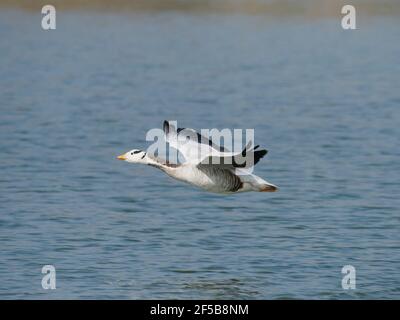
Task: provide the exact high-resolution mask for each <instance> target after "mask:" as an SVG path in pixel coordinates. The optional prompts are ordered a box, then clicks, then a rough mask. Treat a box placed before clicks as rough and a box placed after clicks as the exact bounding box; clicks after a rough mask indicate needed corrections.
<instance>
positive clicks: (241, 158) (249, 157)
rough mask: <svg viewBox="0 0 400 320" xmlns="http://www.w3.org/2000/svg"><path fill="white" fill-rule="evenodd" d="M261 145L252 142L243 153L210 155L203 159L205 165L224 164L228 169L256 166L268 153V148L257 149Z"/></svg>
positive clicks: (202, 162)
mask: <svg viewBox="0 0 400 320" xmlns="http://www.w3.org/2000/svg"><path fill="white" fill-rule="evenodd" d="M258 147H259V146H258V145H257V146H255V147H254V148H252V147H251V142H250V143H249V144H248V145H247V146H246V147H245V148H244V149H243V151H242V152H241V153H237V154H234V155H229V156H224V157H221V156H213V155H210V156H208V157H206V158H204V159H203V160H202V161H201V164H203V165H210V166H211V165H214V166H222V167H225V168H226V169H234V168H250V167H252V166H255V165H256V164H257V163H258V162H259V161H260V159H261V158H263V157H264V156H265V155H266V154H267V152H268V151H267V150H265V149H262V150H256V149H257V148H258Z"/></svg>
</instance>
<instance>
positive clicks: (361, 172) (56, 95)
mask: <svg viewBox="0 0 400 320" xmlns="http://www.w3.org/2000/svg"><path fill="white" fill-rule="evenodd" d="M40 18H41V17H40V15H39V14H36V13H28V12H21V11H12V10H3V11H1V12H0V39H1V40H2V41H0V52H1V55H0V108H1V117H0V136H1V140H0V149H1V153H0V155H1V156H0V160H1V161H0V167H1V176H0V244H1V250H0V297H2V298H6V299H11V298H13V299H15V298H18V299H33V298H35V299H36V298H39V299H59V298H67V299H71V298H80V299H89V298H91V299H105V298H113V299H114V298H121V299H140V298H147V299H149V298H177V299H183V298H187V299H191V298H211V299H214V298H216V299H219V298H221V299H222V298H224V299H280V298H302V299H303V298H311V299H318V298H319V299H321V298H322V299H348V298H356V299H365V298H369V299H373V298H377V299H383V298H399V293H400V272H399V270H400V242H399V240H400V236H399V223H400V215H399V205H400V201H399V191H400V162H399V155H400V148H399V142H398V139H399V136H400V129H399V123H400V113H399V104H400V93H399V83H400V77H399V72H400V64H399V57H400V46H399V43H400V41H399V40H400V28H399V26H400V25H399V22H398V19H397V18H391V17H369V18H366V19H364V20H363V19H359V20H358V21H359V25H358V30H357V31H343V30H342V29H341V28H340V23H339V21H336V20H335V19H326V20H320V19H318V20H315V21H305V20H302V19H297V18H294V19H291V20H289V19H283V20H281V19H275V18H272V17H261V16H260V17H258V16H246V15H212V14H204V15H192V14H182V13H173V12H170V13H159V14H153V15H150V14H145V13H142V14H134V13H130V14H112V13H89V12H86V13H79V12H65V13H62V14H60V13H58V16H57V18H58V20H57V30H55V31H50V32H45V31H42V30H41V28H40ZM164 119H175V120H178V123H179V124H180V125H182V126H188V127H193V128H198V129H199V128H220V129H222V128H254V129H255V135H256V143H258V144H261V145H262V146H265V147H266V148H267V149H269V153H268V156H267V157H266V158H265V159H263V160H262V161H261V162H260V163H259V164H258V165H257V167H256V170H255V172H256V174H258V175H260V176H261V177H263V178H266V179H267V180H268V181H271V182H272V183H274V184H277V185H278V186H279V187H280V191H279V192H277V193H273V194H271V193H247V194H239V195H235V196H229V197H225V196H219V195H213V194H209V193H205V192H203V191H201V190H197V189H194V188H192V187H189V186H186V185H184V184H181V183H179V182H177V181H174V180H172V179H171V178H169V177H167V176H164V175H163V173H162V172H159V171H157V170H155V169H154V168H151V167H140V166H134V165H130V164H127V163H122V162H120V161H117V160H116V159H115V156H116V155H118V154H120V153H121V152H124V151H127V150H129V149H132V148H145V147H146V146H147V145H149V143H148V142H146V141H145V133H146V132H147V130H148V129H150V128H154V127H161V124H162V121H163V120H164ZM45 264H52V265H54V266H55V267H56V270H57V289H56V290H52V291H45V290H43V289H42V287H41V279H42V274H41V268H42V266H43V265H45ZM347 264H350V265H353V266H354V267H355V268H356V270H357V289H356V290H354V291H345V290H343V289H342V287H341V279H342V274H341V268H342V267H343V266H344V265H347Z"/></svg>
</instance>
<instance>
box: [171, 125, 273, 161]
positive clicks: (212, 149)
mask: <svg viewBox="0 0 400 320" xmlns="http://www.w3.org/2000/svg"><path fill="white" fill-rule="evenodd" d="M163 129H164V133H165V140H166V141H167V142H168V143H169V144H170V146H171V147H172V148H174V149H177V150H178V151H179V152H180V153H181V154H182V155H183V156H184V158H185V160H186V161H187V162H189V163H193V164H199V165H200V164H201V165H219V166H223V167H225V168H226V169H234V168H250V167H252V166H254V165H255V164H256V163H258V161H260V159H261V158H262V157H264V156H265V155H266V154H267V150H256V149H257V148H258V147H259V146H256V147H254V148H252V147H251V146H252V142H251V141H250V142H249V143H248V144H247V146H246V147H245V148H244V149H243V151H242V152H230V151H228V150H226V149H225V148H223V147H220V146H218V145H216V144H215V143H213V142H212V140H210V139H208V138H206V137H204V136H202V135H200V134H199V133H198V132H196V131H195V130H193V129H187V128H185V129H184V128H178V129H176V128H175V126H174V125H172V124H171V123H169V122H168V121H164V127H163Z"/></svg>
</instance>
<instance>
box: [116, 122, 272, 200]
mask: <svg viewBox="0 0 400 320" xmlns="http://www.w3.org/2000/svg"><path fill="white" fill-rule="evenodd" d="M164 133H165V135H164V136H165V140H166V142H168V143H169V144H170V146H171V147H172V148H175V149H177V150H178V151H179V152H180V153H181V154H182V155H183V157H184V158H185V162H183V163H181V164H170V163H168V162H167V161H164V160H161V159H159V158H156V157H154V156H151V155H149V154H148V153H147V152H145V151H142V150H138V149H133V150H131V151H128V152H126V153H125V154H122V155H120V156H118V159H120V160H125V161H127V162H131V163H142V164H147V165H150V166H154V167H156V168H159V169H161V170H162V171H164V172H165V173H166V174H168V175H169V176H171V177H173V178H175V179H177V180H180V181H184V182H187V183H190V184H192V185H194V186H197V187H200V188H202V189H204V190H207V191H209V192H214V193H221V194H232V193H239V192H246V191H258V192H274V191H276V190H277V189H278V188H277V187H276V186H275V185H273V184H271V183H269V182H267V181H265V180H263V179H261V178H260V177H258V176H256V175H254V174H252V173H251V172H250V170H249V169H250V168H252V167H253V166H254V165H255V164H257V163H258V162H259V160H260V159H261V158H262V157H264V156H265V155H266V154H267V150H256V149H257V148H258V146H256V147H254V148H252V147H251V142H250V143H249V144H248V145H247V146H246V147H245V148H244V150H243V151H242V152H239V153H237V152H236V153H235V152H230V151H228V150H226V149H224V147H222V146H218V145H216V144H215V143H213V142H212V141H211V140H209V139H207V138H206V137H204V136H202V135H200V134H199V133H197V132H196V131H194V130H193V129H184V128H178V129H176V128H175V127H174V126H173V125H172V124H170V123H169V122H168V121H164ZM182 137H183V138H182Z"/></svg>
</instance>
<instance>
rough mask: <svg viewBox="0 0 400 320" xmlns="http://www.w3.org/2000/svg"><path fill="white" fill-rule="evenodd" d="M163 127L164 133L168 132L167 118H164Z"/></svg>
mask: <svg viewBox="0 0 400 320" xmlns="http://www.w3.org/2000/svg"><path fill="white" fill-rule="evenodd" d="M163 129H164V132H165V134H168V133H169V122H168V121H167V120H164V125H163Z"/></svg>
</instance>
